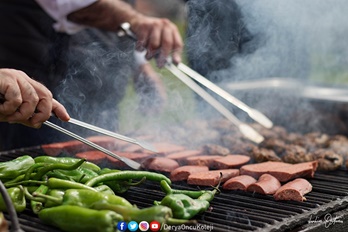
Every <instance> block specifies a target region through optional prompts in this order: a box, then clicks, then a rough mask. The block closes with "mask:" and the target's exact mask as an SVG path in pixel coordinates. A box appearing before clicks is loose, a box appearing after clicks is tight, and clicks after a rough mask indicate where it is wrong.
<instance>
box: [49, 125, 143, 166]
mask: <svg viewBox="0 0 348 232" xmlns="http://www.w3.org/2000/svg"><path fill="white" fill-rule="evenodd" d="M43 124H44V125H46V126H49V127H51V128H53V129H55V130H57V131H60V132H62V133H64V134H66V135H68V136H70V137H72V138H74V139H76V140H78V141H80V142H82V143H84V144H86V145H88V146H90V147H93V148H94V149H97V150H98V151H101V152H103V153H105V154H107V155H109V156H111V157H113V158H115V159H118V160H120V161H122V162H123V163H125V164H126V165H127V166H129V167H130V168H133V169H136V170H138V169H140V168H141V164H139V163H137V162H135V161H134V160H131V159H128V158H126V157H121V156H119V155H117V154H115V153H113V152H111V151H109V150H107V149H105V148H104V147H102V146H99V145H98V144H95V143H93V142H91V141H89V140H88V139H85V138H83V137H81V136H79V135H77V134H75V133H73V132H71V131H69V130H67V129H64V128H62V127H60V126H58V125H56V124H54V123H52V122H50V121H46V122H44V123H43Z"/></svg>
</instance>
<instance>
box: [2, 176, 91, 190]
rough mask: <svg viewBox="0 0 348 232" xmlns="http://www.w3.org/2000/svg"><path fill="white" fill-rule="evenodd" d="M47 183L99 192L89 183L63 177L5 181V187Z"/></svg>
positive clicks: (65, 187)
mask: <svg viewBox="0 0 348 232" xmlns="http://www.w3.org/2000/svg"><path fill="white" fill-rule="evenodd" d="M42 184H43V185H47V186H48V188H50V189H89V190H92V191H95V192H97V190H95V189H94V188H92V187H89V186H87V185H84V184H81V183H77V182H74V181H69V180H62V179H58V178H54V177H51V178H48V180H46V181H40V180H23V181H19V182H16V183H12V182H11V183H5V184H4V185H5V187H6V188H10V187H15V186H18V185H24V186H28V185H38V186H39V185H42Z"/></svg>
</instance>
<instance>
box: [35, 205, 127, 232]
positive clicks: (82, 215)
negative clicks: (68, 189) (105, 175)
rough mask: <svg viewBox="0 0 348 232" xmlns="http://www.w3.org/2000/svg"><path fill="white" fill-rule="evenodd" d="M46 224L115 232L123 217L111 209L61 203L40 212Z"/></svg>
mask: <svg viewBox="0 0 348 232" xmlns="http://www.w3.org/2000/svg"><path fill="white" fill-rule="evenodd" d="M38 215H39V218H40V219H41V220H42V222H44V223H45V224H48V225H52V226H56V227H58V228H60V229H61V230H63V231H67V232H76V231H84V232H114V231H115V228H116V226H117V222H118V221H122V220H123V218H122V216H120V215H119V214H117V213H115V212H113V211H111V210H94V209H87V208H83V207H80V206H76V205H60V206H56V207H52V208H46V209H43V210H41V211H40V212H39V214H38Z"/></svg>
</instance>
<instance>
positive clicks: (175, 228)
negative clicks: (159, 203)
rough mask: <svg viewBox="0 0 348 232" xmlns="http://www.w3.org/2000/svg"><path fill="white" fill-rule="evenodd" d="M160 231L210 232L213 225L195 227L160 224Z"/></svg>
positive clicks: (196, 225)
mask: <svg viewBox="0 0 348 232" xmlns="http://www.w3.org/2000/svg"><path fill="white" fill-rule="evenodd" d="M161 229H162V230H170V231H180V230H186V231H212V230H213V229H214V227H213V225H204V224H195V225H185V224H182V225H168V224H162V226H161Z"/></svg>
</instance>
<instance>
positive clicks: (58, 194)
mask: <svg viewBox="0 0 348 232" xmlns="http://www.w3.org/2000/svg"><path fill="white" fill-rule="evenodd" d="M36 194H37V193H36ZM47 194H48V195H49V196H51V197H53V200H50V199H49V198H46V199H45V200H44V201H43V203H44V207H45V208H51V207H53V206H57V205H58V204H57V201H56V199H62V198H63V196H64V194H65V191H64V190H62V189H50V190H49V191H48V192H47Z"/></svg>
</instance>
